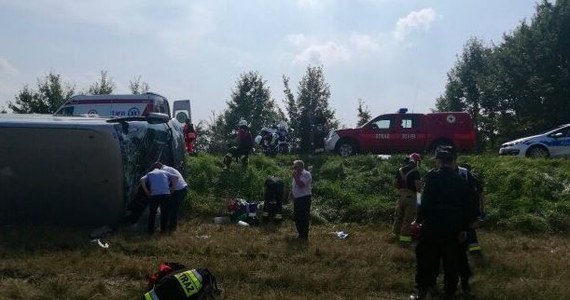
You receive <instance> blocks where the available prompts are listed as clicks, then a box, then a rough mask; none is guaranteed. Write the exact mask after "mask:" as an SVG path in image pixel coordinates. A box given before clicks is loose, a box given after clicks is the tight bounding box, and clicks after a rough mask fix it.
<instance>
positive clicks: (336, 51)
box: [293, 41, 350, 65]
mask: <svg viewBox="0 0 570 300" xmlns="http://www.w3.org/2000/svg"><path fill="white" fill-rule="evenodd" d="M349 59H350V52H349V50H348V49H347V48H346V47H345V46H343V45H341V44H338V43H336V42H331V41H329V42H326V43H323V44H313V45H310V46H309V47H307V48H305V49H304V50H303V51H302V52H301V53H299V54H297V55H296V56H295V59H294V60H293V62H294V63H295V64H306V63H309V64H315V65H321V64H326V65H331V64H334V63H337V62H340V61H348V60H349Z"/></svg>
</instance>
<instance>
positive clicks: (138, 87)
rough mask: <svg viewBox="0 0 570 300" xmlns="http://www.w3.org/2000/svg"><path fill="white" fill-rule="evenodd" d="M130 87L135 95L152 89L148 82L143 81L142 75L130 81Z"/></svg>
mask: <svg viewBox="0 0 570 300" xmlns="http://www.w3.org/2000/svg"><path fill="white" fill-rule="evenodd" d="M129 89H130V90H131V93H132V94H133V95H139V94H144V93H146V92H148V91H150V86H149V85H148V83H146V82H144V81H141V77H140V76H138V77H135V78H134V79H133V80H130V81H129Z"/></svg>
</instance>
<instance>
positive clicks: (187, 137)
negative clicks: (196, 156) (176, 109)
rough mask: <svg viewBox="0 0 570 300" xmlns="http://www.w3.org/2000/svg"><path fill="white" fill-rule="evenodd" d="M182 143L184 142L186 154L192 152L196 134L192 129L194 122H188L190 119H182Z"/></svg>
mask: <svg viewBox="0 0 570 300" xmlns="http://www.w3.org/2000/svg"><path fill="white" fill-rule="evenodd" d="M183 132H184V143H185V144H186V151H187V152H188V154H193V153H194V141H196V138H197V134H196V130H195V129H194V124H192V123H190V119H186V121H184V130H183Z"/></svg>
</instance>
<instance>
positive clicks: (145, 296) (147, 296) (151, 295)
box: [144, 289, 160, 300]
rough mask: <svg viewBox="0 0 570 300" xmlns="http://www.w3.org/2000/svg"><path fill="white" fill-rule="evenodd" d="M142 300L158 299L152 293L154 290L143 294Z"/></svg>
mask: <svg viewBox="0 0 570 300" xmlns="http://www.w3.org/2000/svg"><path fill="white" fill-rule="evenodd" d="M144 299H145V300H160V299H159V298H158V296H157V295H156V293H155V292H154V289H152V290H150V292H148V293H146V294H144Z"/></svg>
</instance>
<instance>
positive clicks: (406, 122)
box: [402, 118, 414, 129]
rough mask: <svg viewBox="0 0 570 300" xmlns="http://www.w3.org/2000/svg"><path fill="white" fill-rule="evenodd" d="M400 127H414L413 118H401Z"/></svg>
mask: <svg viewBox="0 0 570 300" xmlns="http://www.w3.org/2000/svg"><path fill="white" fill-rule="evenodd" d="M402 128H406V129H410V128H414V119H411V118H410V119H402Z"/></svg>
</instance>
